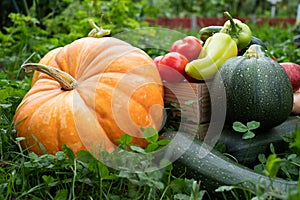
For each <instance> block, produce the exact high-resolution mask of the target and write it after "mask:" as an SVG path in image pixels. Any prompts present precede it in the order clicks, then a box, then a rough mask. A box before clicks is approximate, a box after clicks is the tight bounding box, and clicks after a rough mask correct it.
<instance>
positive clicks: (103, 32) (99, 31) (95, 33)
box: [88, 14, 110, 38]
mask: <svg viewBox="0 0 300 200" xmlns="http://www.w3.org/2000/svg"><path fill="white" fill-rule="evenodd" d="M102 17H103V14H101V17H100V27H99V26H97V25H96V24H95V22H94V20H92V19H89V23H90V25H91V27H92V28H93V29H92V30H91V31H90V32H89V34H88V36H89V37H95V38H101V37H103V36H107V35H110V30H108V29H103V27H102Z"/></svg>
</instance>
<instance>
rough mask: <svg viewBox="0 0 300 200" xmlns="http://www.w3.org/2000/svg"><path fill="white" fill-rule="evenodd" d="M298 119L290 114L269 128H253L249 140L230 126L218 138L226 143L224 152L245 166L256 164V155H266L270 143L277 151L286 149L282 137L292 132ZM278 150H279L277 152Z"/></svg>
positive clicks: (220, 141) (286, 144) (286, 145)
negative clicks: (253, 134)
mask: <svg viewBox="0 0 300 200" xmlns="http://www.w3.org/2000/svg"><path fill="white" fill-rule="evenodd" d="M298 122H299V119H298V118H297V117H295V116H290V117H289V118H288V119H287V120H286V121H285V122H283V123H282V124H280V125H279V126H276V127H274V128H272V129H270V130H265V131H262V130H254V133H255V137H254V138H252V139H250V140H243V139H242V133H238V132H235V131H234V130H233V129H232V128H231V127H227V128H224V130H223V131H222V134H221V136H220V138H219V140H218V142H219V143H221V144H225V145H226V153H229V154H230V155H232V156H233V157H234V158H236V159H237V160H238V161H239V163H242V164H243V165H245V166H247V167H253V166H254V165H256V164H258V155H259V154H265V155H268V154H269V153H271V152H270V144H271V143H272V144H273V145H274V147H275V150H276V152H277V153H283V152H284V151H285V150H287V149H288V143H286V142H284V141H283V139H282V138H283V137H284V136H285V135H288V134H290V133H292V132H293V131H294V130H295V128H296V124H297V123H298ZM279 151H280V152H279Z"/></svg>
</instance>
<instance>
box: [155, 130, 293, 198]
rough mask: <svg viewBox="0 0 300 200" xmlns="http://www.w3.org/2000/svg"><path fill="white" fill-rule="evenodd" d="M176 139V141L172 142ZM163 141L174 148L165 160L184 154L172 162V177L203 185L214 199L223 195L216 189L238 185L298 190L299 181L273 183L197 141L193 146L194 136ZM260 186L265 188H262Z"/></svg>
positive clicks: (174, 134)
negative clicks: (168, 142) (193, 180)
mask: <svg viewBox="0 0 300 200" xmlns="http://www.w3.org/2000/svg"><path fill="white" fill-rule="evenodd" d="M175 137H176V140H172V139H174V138H175ZM161 138H163V139H167V140H172V146H173V148H169V149H168V150H167V152H166V153H165V157H167V158H168V159H170V160H172V159H174V160H175V159H176V158H177V157H178V155H181V154H182V155H181V156H179V158H177V159H176V160H175V161H174V162H173V171H172V173H173V175H175V176H180V177H186V178H189V179H195V180H199V181H201V182H200V186H201V187H202V189H205V190H206V191H207V192H208V193H209V194H214V196H215V195H220V193H215V189H217V188H218V187H219V186H224V185H226V186H236V185H239V186H243V187H244V188H248V189H251V190H253V191H255V187H257V185H258V183H265V186H268V184H270V181H272V187H269V189H272V190H273V191H275V190H276V191H278V192H280V191H288V190H291V189H294V188H297V182H296V181H286V180H284V179H280V178H272V180H271V179H270V178H269V177H267V176H265V175H262V174H259V173H257V172H254V171H253V170H250V169H249V168H247V167H245V166H243V165H240V164H238V163H236V162H233V161H232V160H231V159H229V158H228V157H226V156H224V155H223V154H221V153H220V152H218V151H217V150H214V149H213V150H211V148H210V147H209V146H208V145H203V143H202V142H201V141H200V140H198V139H194V140H193V142H192V143H191V144H190V143H189V141H190V139H191V135H190V134H188V133H183V132H178V133H177V132H165V133H164V134H162V136H161ZM182 152H184V153H182ZM203 153H204V154H203ZM204 155H205V156H204ZM252 183H253V184H252ZM260 185H262V186H263V184H260Z"/></svg>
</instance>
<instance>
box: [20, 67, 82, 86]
mask: <svg viewBox="0 0 300 200" xmlns="http://www.w3.org/2000/svg"><path fill="white" fill-rule="evenodd" d="M21 68H23V69H25V72H30V71H32V70H36V71H39V72H42V73H45V74H47V75H49V76H51V77H52V78H54V79H55V80H56V81H57V82H59V84H60V86H61V87H62V89H63V90H73V89H75V88H76V87H77V85H78V82H77V80H76V79H74V78H73V77H72V76H71V75H70V74H68V73H67V72H64V71H61V70H59V69H57V68H54V67H50V66H47V65H43V64H39V63H26V64H23V65H22V66H21Z"/></svg>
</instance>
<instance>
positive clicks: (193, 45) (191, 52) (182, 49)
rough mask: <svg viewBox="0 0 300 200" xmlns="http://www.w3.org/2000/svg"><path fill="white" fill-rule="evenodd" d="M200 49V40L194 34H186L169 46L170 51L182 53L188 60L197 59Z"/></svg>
mask: <svg viewBox="0 0 300 200" xmlns="http://www.w3.org/2000/svg"><path fill="white" fill-rule="evenodd" d="M201 50H202V44H201V41H200V40H199V39H198V38H196V37H194V36H187V37H185V38H183V39H182V40H177V41H175V42H174V43H173V44H172V46H171V48H170V52H174V51H175V52H178V53H180V54H182V55H184V56H185V57H186V58H187V59H188V60H189V61H192V60H195V59H197V58H198V56H199V54H200V52H201Z"/></svg>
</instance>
